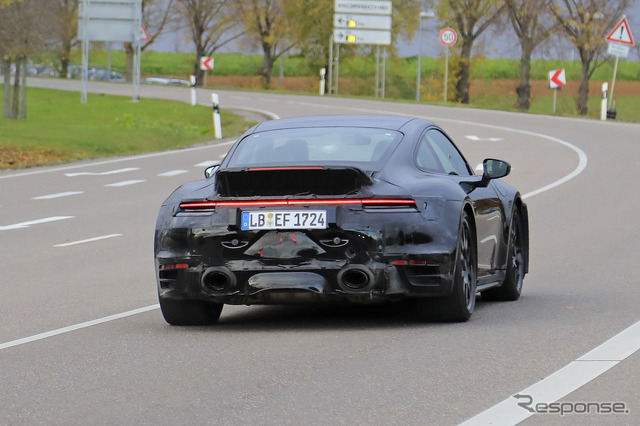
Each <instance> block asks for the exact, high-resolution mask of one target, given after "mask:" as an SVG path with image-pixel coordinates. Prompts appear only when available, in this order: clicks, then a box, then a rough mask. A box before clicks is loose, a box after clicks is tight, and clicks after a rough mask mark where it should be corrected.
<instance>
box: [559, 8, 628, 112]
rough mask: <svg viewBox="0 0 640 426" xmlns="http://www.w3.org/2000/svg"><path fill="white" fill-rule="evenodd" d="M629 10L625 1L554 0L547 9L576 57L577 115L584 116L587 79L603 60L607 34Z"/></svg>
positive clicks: (587, 90)
mask: <svg viewBox="0 0 640 426" xmlns="http://www.w3.org/2000/svg"><path fill="white" fill-rule="evenodd" d="M628 6H629V0H557V1H556V3H555V4H552V5H551V7H550V9H551V12H552V13H553V15H554V16H555V18H556V19H557V20H558V23H559V24H560V25H561V27H562V29H563V30H564V31H565V32H566V34H567V36H568V37H569V40H571V42H572V43H573V44H574V45H575V47H576V49H578V53H579V54H580V61H581V62H582V67H581V70H582V71H581V73H582V74H581V79H580V87H579V88H578V100H577V108H578V113H579V114H581V115H586V114H587V112H588V106H587V100H588V98H589V79H590V78H591V76H592V75H593V72H594V71H595V69H596V68H597V67H598V65H600V63H601V61H600V59H602V58H603V54H604V47H605V37H606V36H607V31H609V30H610V29H612V28H613V26H614V25H615V24H616V22H617V20H618V19H620V18H621V17H622V14H623V12H624V10H625V9H626V8H627V7H628Z"/></svg>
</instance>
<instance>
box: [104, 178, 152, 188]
mask: <svg viewBox="0 0 640 426" xmlns="http://www.w3.org/2000/svg"><path fill="white" fill-rule="evenodd" d="M142 182H146V180H144V179H138V180H124V181H122V182H116V183H109V184H107V185H105V186H108V187H112V188H114V187H120V186H127V185H135V184H136V183H142Z"/></svg>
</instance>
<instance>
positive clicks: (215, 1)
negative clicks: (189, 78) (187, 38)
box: [177, 0, 243, 85]
mask: <svg viewBox="0 0 640 426" xmlns="http://www.w3.org/2000/svg"><path fill="white" fill-rule="evenodd" d="M232 3H233V2H232V1H231V0H182V1H180V2H179V3H178V5H177V10H178V12H179V13H180V14H181V15H182V16H183V17H184V18H185V20H186V21H187V25H188V27H189V31H190V33H191V39H192V40H193V43H194V44H195V48H196V55H195V61H194V64H193V74H194V75H195V76H196V84H198V85H201V84H202V79H203V77H204V71H202V70H201V69H200V58H201V57H202V56H211V55H213V54H214V52H215V51H216V50H218V49H219V48H221V47H222V46H224V45H226V44H228V43H230V42H231V41H233V40H235V39H237V38H238V37H240V36H242V35H243V32H242V31H240V30H238V29H237V25H236V22H235V19H234V17H233V15H232V12H233V9H232V7H231V6H232Z"/></svg>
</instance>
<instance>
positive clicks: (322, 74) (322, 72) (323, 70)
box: [320, 68, 327, 96]
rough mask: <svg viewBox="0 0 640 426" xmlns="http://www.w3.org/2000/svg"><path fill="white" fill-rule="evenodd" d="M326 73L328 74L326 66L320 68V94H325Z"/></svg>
mask: <svg viewBox="0 0 640 426" xmlns="http://www.w3.org/2000/svg"><path fill="white" fill-rule="evenodd" d="M326 74H327V69H326V68H321V69H320V96H323V95H324V89H325V75H326Z"/></svg>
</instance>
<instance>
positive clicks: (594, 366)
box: [462, 321, 640, 426]
mask: <svg viewBox="0 0 640 426" xmlns="http://www.w3.org/2000/svg"><path fill="white" fill-rule="evenodd" d="M638 350H640V321H638V322H637V323H635V324H633V325H632V326H630V327H628V328H627V329H625V330H623V331H621V332H620V333H618V334H616V335H615V336H613V337H612V338H610V339H609V340H607V341H606V342H604V343H602V344H601V345H600V346H598V347H596V348H594V349H592V350H591V351H589V352H587V353H586V354H584V355H583V356H581V357H580V358H578V359H576V360H575V361H573V362H571V363H569V364H568V365H566V366H565V367H563V368H561V369H560V370H558V371H556V372H555V373H553V374H551V375H550V376H547V377H546V378H544V379H542V380H541V381H539V382H537V383H535V384H534V385H532V386H529V387H528V388H526V389H523V390H521V391H520V392H517V393H516V394H515V395H528V396H530V397H531V398H533V402H534V404H539V403H542V404H551V403H553V402H555V401H558V400H559V399H561V398H563V397H565V396H567V395H568V394H570V393H571V392H573V391H575V390H576V389H578V388H580V387H582V386H584V385H586V384H587V383H589V382H590V381H591V380H593V379H595V378H596V377H598V376H600V375H601V374H603V373H605V372H606V371H608V370H609V369H611V368H613V367H614V366H616V365H617V364H618V363H620V362H621V361H624V360H625V359H626V358H628V357H630V356H631V355H633V354H634V353H636V352H637V351H638ZM515 395H514V396H511V397H509V398H507V399H505V400H504V401H502V402H500V403H498V404H496V405H494V406H493V407H491V408H489V409H487V410H485V411H483V412H482V413H480V414H478V415H476V416H474V417H472V418H470V419H468V420H467V421H465V422H464V423H462V425H465V426H471V425H474V426H475V425H488V424H500V425H515V424H518V423H520V422H521V421H523V420H525V419H527V418H529V417H530V416H532V415H533V414H535V413H532V412H530V411H529V410H527V409H526V408H524V407H522V406H520V405H518V402H522V401H521V400H520V399H519V398H516V397H515Z"/></svg>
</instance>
